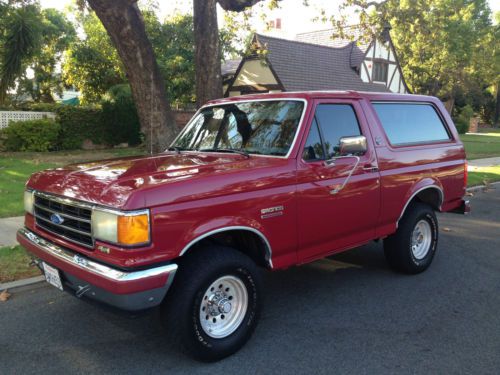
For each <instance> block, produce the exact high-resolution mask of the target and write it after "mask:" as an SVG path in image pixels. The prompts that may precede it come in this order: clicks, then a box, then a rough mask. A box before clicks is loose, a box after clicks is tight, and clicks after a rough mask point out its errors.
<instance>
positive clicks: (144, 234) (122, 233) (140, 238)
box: [118, 214, 149, 245]
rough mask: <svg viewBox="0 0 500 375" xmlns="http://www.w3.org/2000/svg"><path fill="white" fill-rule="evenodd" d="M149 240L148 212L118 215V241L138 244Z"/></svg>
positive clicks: (125, 243) (126, 243)
mask: <svg viewBox="0 0 500 375" xmlns="http://www.w3.org/2000/svg"><path fill="white" fill-rule="evenodd" d="M147 242H149V218H148V215H147V214H143V215H137V216H118V243H120V244H124V245H136V244H141V243H147Z"/></svg>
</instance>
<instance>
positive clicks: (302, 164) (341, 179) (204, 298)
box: [17, 91, 469, 360]
mask: <svg viewBox="0 0 500 375" xmlns="http://www.w3.org/2000/svg"><path fill="white" fill-rule="evenodd" d="M466 180H467V166H466V160H465V152H464V148H463V145H462V143H461V142H460V140H459V137H458V134H457V131H456V129H455V126H454V125H453V122H452V120H451V119H450V116H449V115H448V113H447V112H446V111H445V109H444V107H443V105H442V104H441V102H440V101H439V100H438V99H436V98H433V97H428V96H416V95H398V94H385V93H384V94H382V93H361V92H359V93H358V92H351V91H347V92H301V93H278V94H262V95H249V96H244V97H236V98H229V99H221V100H215V101H212V102H210V103H208V104H207V105H205V106H204V107H203V108H201V109H200V110H199V111H198V112H197V113H196V114H195V115H194V117H193V119H192V120H191V121H190V122H189V123H188V124H187V125H186V127H185V128H184V129H183V130H182V131H181V133H180V134H179V136H178V137H177V138H176V139H175V141H174V142H173V143H172V147H171V148H169V149H168V150H167V151H165V152H163V153H161V154H158V155H152V156H144V157H127V158H123V159H112V160H105V161H102V162H91V163H81V164H73V165H69V166H67V167H65V168H56V169H51V170H46V171H43V172H39V173H35V174H34V175H32V176H31V178H30V180H29V181H28V183H27V185H26V192H25V194H24V204H25V209H26V219H25V227H24V228H22V229H20V230H19V232H18V235H17V238H18V240H19V242H20V243H21V244H22V245H23V246H25V247H26V248H27V249H28V250H29V251H30V252H31V253H33V254H34V256H35V257H36V258H37V259H38V264H39V266H40V267H41V269H42V270H43V271H44V274H45V276H46V279H47V281H48V282H49V283H50V284H52V285H54V286H55V287H57V288H59V289H61V290H66V291H69V292H71V293H72V294H74V295H76V296H77V297H79V298H88V299H92V300H96V301H100V302H103V303H106V304H108V305H112V306H114V307H118V308H120V309H125V310H129V311H138V310H145V309H148V308H152V307H155V306H161V311H162V317H163V319H164V321H166V322H168V323H169V324H168V325H167V327H168V329H167V331H168V333H171V334H174V335H175V337H178V338H179V339H180V341H181V342H182V343H183V344H184V347H185V348H187V349H188V350H189V351H190V352H191V354H192V355H193V356H195V357H196V358H198V359H201V360H217V359H220V358H223V357H225V356H228V355H230V354H232V353H234V352H235V351H237V350H238V349H239V348H240V347H241V346H242V345H243V344H244V343H245V342H246V341H247V340H248V339H249V337H250V335H251V333H252V331H253V330H254V328H255V326H256V324H257V320H258V317H259V310H260V307H261V304H262V287H261V276H260V271H259V268H267V269H270V270H279V269H284V268H287V267H290V266H293V265H297V264H303V263H308V262H312V261H314V260H316V259H319V258H323V257H326V256H329V255H332V254H336V253H339V252H341V251H345V250H348V249H351V248H354V247H357V246H360V245H363V244H365V243H367V242H369V241H372V240H379V239H383V242H384V252H385V256H386V258H387V261H388V263H389V265H390V266H391V267H392V268H393V269H395V270H397V271H400V272H404V273H409V274H415V273H419V272H422V271H424V270H425V269H426V268H427V267H429V265H430V264H431V262H432V259H433V257H434V255H435V253H436V248H437V243H438V222H437V219H436V215H435V212H436V211H440V212H456V213H466V212H468V211H469V204H468V202H467V201H464V200H463V196H464V194H465V187H466Z"/></svg>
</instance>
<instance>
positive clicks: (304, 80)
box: [256, 34, 389, 92]
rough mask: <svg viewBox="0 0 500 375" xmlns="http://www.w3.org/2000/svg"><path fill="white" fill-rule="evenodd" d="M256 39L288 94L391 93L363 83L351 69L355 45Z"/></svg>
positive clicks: (385, 88) (373, 84)
mask: <svg viewBox="0 0 500 375" xmlns="http://www.w3.org/2000/svg"><path fill="white" fill-rule="evenodd" d="M256 39H257V41H258V42H259V43H260V44H261V45H263V47H264V48H265V49H267V51H268V53H267V59H268V60H269V62H270V64H271V65H272V68H273V69H274V71H275V72H276V74H277V76H278V77H279V79H280V81H281V82H282V83H283V86H284V87H285V90H287V91H306V90H358V91H371V92H388V91H389V90H388V89H387V87H385V86H384V85H380V84H375V83H367V82H363V81H362V80H361V78H360V77H359V75H358V74H356V72H355V71H354V70H353V69H352V68H351V64H350V62H349V59H350V56H351V49H352V48H353V44H352V43H350V44H348V45H346V46H345V47H341V48H332V47H327V46H322V45H316V44H310V43H304V42H299V41H293V40H286V39H278V38H274V37H269V36H264V35H259V34H256Z"/></svg>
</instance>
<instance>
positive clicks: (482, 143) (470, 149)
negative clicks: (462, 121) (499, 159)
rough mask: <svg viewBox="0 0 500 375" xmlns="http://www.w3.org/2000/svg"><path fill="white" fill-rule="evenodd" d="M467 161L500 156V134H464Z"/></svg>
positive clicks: (462, 137)
mask: <svg viewBox="0 0 500 375" xmlns="http://www.w3.org/2000/svg"><path fill="white" fill-rule="evenodd" d="M460 138H461V139H462V142H463V143H464V146H465V152H466V153H467V159H469V160H472V159H481V158H491V157H495V156H500V133H491V132H490V133H483V134H462V135H461V136H460Z"/></svg>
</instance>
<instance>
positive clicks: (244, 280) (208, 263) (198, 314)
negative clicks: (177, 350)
mask: <svg viewBox="0 0 500 375" xmlns="http://www.w3.org/2000/svg"><path fill="white" fill-rule="evenodd" d="M221 285H222V288H220V286H221ZM245 296H246V299H245ZM245 300H246V303H245ZM235 302H236V303H235ZM260 307H261V278H260V270H259V269H258V268H257V266H256V265H255V263H254V262H253V261H252V260H251V259H250V258H249V257H247V256H246V255H244V254H242V253H240V252H238V251H237V250H235V249H232V248H229V247H222V246H221V247H218V246H214V247H206V248H202V249H199V250H198V251H196V252H194V253H193V254H190V255H188V256H186V257H185V259H182V260H181V262H180V264H179V270H178V272H177V275H176V276H175V279H174V284H173V285H172V289H171V292H169V293H168V294H167V296H166V298H165V301H164V303H163V305H162V309H161V313H162V320H163V322H164V323H165V324H166V326H167V330H168V335H169V336H170V338H171V339H172V340H174V341H173V342H174V343H177V342H180V343H181V344H182V347H183V349H184V350H185V351H186V352H187V353H188V354H189V355H191V356H192V357H194V358H195V359H197V360H200V361H205V362H213V361H217V360H220V359H222V358H225V357H227V356H229V355H231V354H233V353H235V352H237V351H238V350H239V349H240V348H241V347H242V346H243V345H244V344H245V343H246V342H247V341H248V339H249V338H250V336H251V335H252V333H253V331H254V329H255V327H256V325H257V321H258V318H259V315H260Z"/></svg>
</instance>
